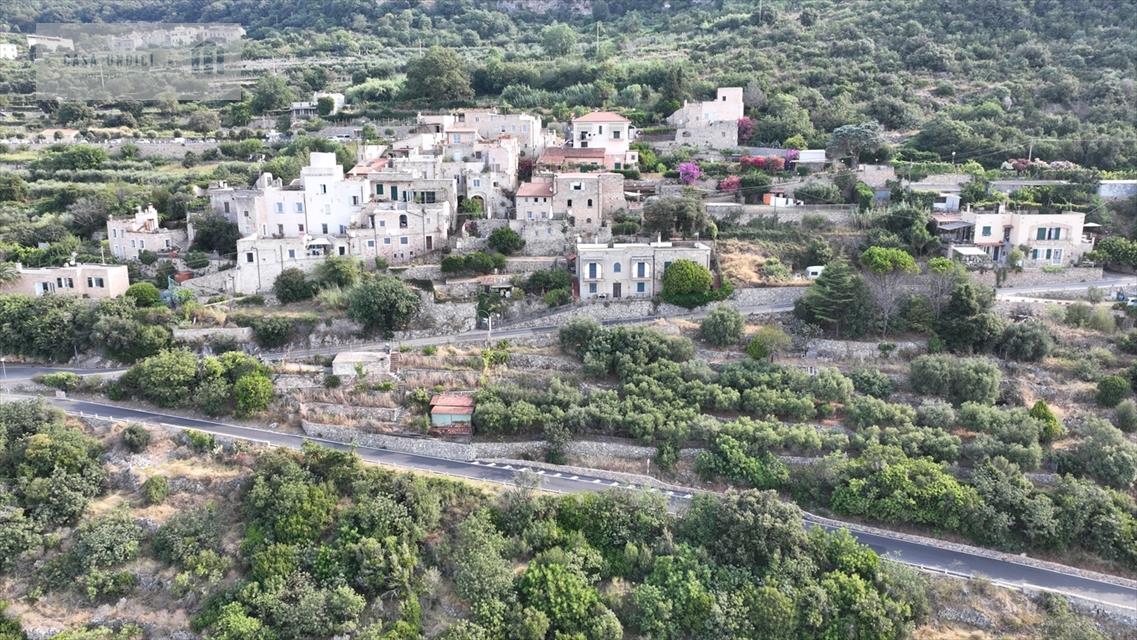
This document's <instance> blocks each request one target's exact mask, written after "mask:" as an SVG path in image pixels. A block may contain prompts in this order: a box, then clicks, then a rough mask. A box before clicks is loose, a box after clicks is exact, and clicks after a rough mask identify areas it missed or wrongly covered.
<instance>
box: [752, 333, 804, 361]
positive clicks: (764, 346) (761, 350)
mask: <svg viewBox="0 0 1137 640" xmlns="http://www.w3.org/2000/svg"><path fill="white" fill-rule="evenodd" d="M791 344H793V339H792V338H790V336H789V335H788V334H787V333H786V332H785V331H783V330H782V328H781V327H776V326H773V325H766V326H762V327H759V328H758V330H757V331H755V332H754V333H753V334H752V335H751V336H750V341H749V342H747V343H746V355H748V356H750V357H751V358H753V359H755V360H769V359H771V358H773V357H774V356H775V355H777V354H779V353H781V352H783V351H785V350H786V349H788V348H789V347H790V345H791Z"/></svg>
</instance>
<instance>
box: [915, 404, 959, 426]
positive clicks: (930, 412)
mask: <svg viewBox="0 0 1137 640" xmlns="http://www.w3.org/2000/svg"><path fill="white" fill-rule="evenodd" d="M955 421H956V416H955V409H954V408H952V406H951V404H950V403H947V402H944V401H942V400H925V401H924V402H922V403H920V406H918V407H916V424H918V425H920V426H921V427H931V428H935V429H950V428H952V427H954V426H955Z"/></svg>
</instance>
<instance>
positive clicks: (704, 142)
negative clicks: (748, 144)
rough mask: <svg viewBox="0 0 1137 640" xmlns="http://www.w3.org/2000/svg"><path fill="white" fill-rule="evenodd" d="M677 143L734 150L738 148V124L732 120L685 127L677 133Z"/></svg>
mask: <svg viewBox="0 0 1137 640" xmlns="http://www.w3.org/2000/svg"><path fill="white" fill-rule="evenodd" d="M675 142H676V143H677V144H683V145H690V146H692V147H703V148H708V149H734V148H736V147H737V146H738V123H737V122H735V121H733V120H730V121H722V122H709V123H701V124H698V125H697V126H693V127H683V128H680V129H677V130H676V131H675Z"/></svg>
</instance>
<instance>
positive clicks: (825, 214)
mask: <svg viewBox="0 0 1137 640" xmlns="http://www.w3.org/2000/svg"><path fill="white" fill-rule="evenodd" d="M709 212H710V210H708V213H709ZM854 213H856V207H854V206H852V205H802V206H798V207H771V206H768V205H764V204H747V205H743V206H742V211H741V213H739V215H738V224H746V223H748V222H750V221H751V220H753V219H755V218H773V217H775V216H776V217H777V218H778V220H779V221H780V222H796V223H800V222H801V221H802V218H804V217H805V216H807V215H808V216H820V217H822V218H825V219H826V220H828V221H829V222H830V223H832V224H834V225H837V226H844V225H848V224H849V223H850V222H852V220H853V214H854Z"/></svg>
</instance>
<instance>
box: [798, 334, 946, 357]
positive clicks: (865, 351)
mask: <svg viewBox="0 0 1137 640" xmlns="http://www.w3.org/2000/svg"><path fill="white" fill-rule="evenodd" d="M881 342H885V341H877V342H855V341H852V340H825V339H820V338H819V339H815V340H810V341H809V344H808V345H807V346H806V353H805V355H806V357H807V358H819V359H830V360H876V359H881V358H885V357H888V356H885V355H884V354H883V353H882V352H881V350H880V344H881ZM890 344H895V345H896V348H895V349H894V350H893V351H892V354H891V357H897V355H896V354H898V353H900V352H902V351H908V352H915V353H923V352H924V351H927V349H928V342H927V340H913V341H907V342H892V343H890Z"/></svg>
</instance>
